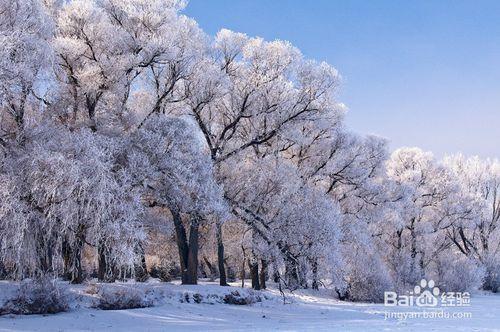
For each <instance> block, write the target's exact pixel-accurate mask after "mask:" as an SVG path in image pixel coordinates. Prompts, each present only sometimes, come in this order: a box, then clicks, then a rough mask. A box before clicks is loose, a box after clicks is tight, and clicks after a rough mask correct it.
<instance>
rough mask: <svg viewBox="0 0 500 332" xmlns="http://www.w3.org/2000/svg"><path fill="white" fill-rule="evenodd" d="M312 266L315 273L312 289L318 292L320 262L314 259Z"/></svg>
mask: <svg viewBox="0 0 500 332" xmlns="http://www.w3.org/2000/svg"><path fill="white" fill-rule="evenodd" d="M311 265H312V273H313V280H312V289H314V290H318V289H319V283H318V261H317V260H316V259H314V260H313V261H312V263H311Z"/></svg>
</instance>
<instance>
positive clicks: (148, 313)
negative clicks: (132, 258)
mask: <svg viewBox="0 0 500 332" xmlns="http://www.w3.org/2000/svg"><path fill="white" fill-rule="evenodd" d="M109 287H118V288H119V287H142V288H144V289H147V290H148V294H149V296H150V297H151V299H152V300H153V301H154V303H155V306H154V307H150V308H144V309H132V310H110V311H104V310H98V309H92V308H90V307H91V306H92V304H93V303H94V302H95V297H94V295H92V294H88V293H87V292H86V289H87V288H88V286H85V285H82V286H71V287H69V290H70V292H71V294H72V301H71V310H70V311H69V312H65V313H60V314H56V315H48V316H40V315H34V316H14V315H10V316H2V317H0V331H230V330H231V331H233V330H239V331H267V330H282V331H307V330H310V331H329V330H341V331H371V330H377V331H393V330H396V331H500V295H493V294H476V295H475V296H473V297H472V299H471V306H470V307H463V308H436V309H433V311H436V312H441V311H443V313H444V315H447V314H449V315H450V317H451V316H453V315H464V314H466V315H469V314H471V315H472V317H468V318H456V317H455V318H453V317H452V318H424V317H420V318H407V319H397V318H389V319H387V317H386V312H388V311H394V310H389V309H390V308H387V307H384V306H383V305H382V304H360V303H348V302H342V301H338V300H335V299H333V298H332V296H330V295H329V294H327V293H326V292H320V293H318V292H313V291H301V292H295V293H294V294H287V304H283V298H282V297H281V295H280V293H279V292H278V291H277V290H275V289H271V290H267V291H264V292H261V293H259V292H257V293H256V294H257V295H260V296H261V297H262V298H263V301H262V302H258V303H255V304H252V305H229V304H223V303H218V300H217V297H216V296H217V295H218V296H222V297H223V295H224V294H227V293H230V292H231V291H234V290H238V291H239V292H240V293H241V292H242V290H241V288H239V287H219V286H217V285H214V284H210V283H205V284H203V285H199V286H181V285H176V284H171V283H155V282H152V283H147V284H141V285H139V286H134V285H133V284H113V285H110V286H109ZM12 291H13V285H12V284H8V283H5V282H3V283H2V282H0V300H2V298H7V297H8V296H9V294H10V293H11V292H12ZM196 293H198V294H200V295H202V297H203V299H204V300H203V301H202V302H205V303H199V304H198V303H193V300H192V295H193V294H196ZM243 293H245V294H246V293H251V291H249V290H243ZM186 294H188V295H187V297H188V299H190V301H189V303H187V302H186V300H185V299H186ZM209 295H213V296H214V297H213V298H210V296H209ZM181 301H182V302H181ZM395 311H398V312H406V313H409V312H417V311H418V312H423V311H427V312H429V311H430V310H429V309H427V310H422V309H420V308H408V309H406V310H402V309H401V308H397V310H395Z"/></svg>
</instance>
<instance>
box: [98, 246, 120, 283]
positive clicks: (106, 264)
mask: <svg viewBox="0 0 500 332" xmlns="http://www.w3.org/2000/svg"><path fill="white" fill-rule="evenodd" d="M97 266H98V268H97V279H99V281H103V282H114V281H115V280H116V276H117V271H116V267H115V266H114V262H113V261H112V259H111V252H110V249H109V248H107V247H106V245H105V244H104V243H103V242H102V241H101V242H100V243H99V246H98V247H97Z"/></svg>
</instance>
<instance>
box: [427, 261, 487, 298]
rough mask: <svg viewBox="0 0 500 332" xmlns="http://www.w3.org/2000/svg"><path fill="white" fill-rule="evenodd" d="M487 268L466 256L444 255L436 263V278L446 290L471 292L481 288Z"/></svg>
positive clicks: (439, 284)
mask: <svg viewBox="0 0 500 332" xmlns="http://www.w3.org/2000/svg"><path fill="white" fill-rule="evenodd" d="M484 276H485V269H484V267H482V266H480V265H479V264H477V263H476V262H475V261H474V260H472V259H468V258H466V257H454V256H453V254H449V255H442V256H441V257H440V258H439V259H438V262H437V263H436V277H435V280H436V282H437V285H438V286H439V288H440V289H441V290H443V291H446V292H465V291H467V292H471V291H474V290H477V289H479V288H480V287H481V286H482V284H483V280H484Z"/></svg>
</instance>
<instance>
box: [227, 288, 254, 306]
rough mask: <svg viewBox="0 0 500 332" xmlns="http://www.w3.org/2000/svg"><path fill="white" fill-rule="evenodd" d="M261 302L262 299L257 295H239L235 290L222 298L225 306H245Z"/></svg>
mask: <svg viewBox="0 0 500 332" xmlns="http://www.w3.org/2000/svg"><path fill="white" fill-rule="evenodd" d="M261 301H262V299H261V298H260V296H258V295H255V294H252V293H249V294H241V293H240V292H238V291H237V290H235V291H232V292H231V293H229V294H226V295H225V296H224V303H226V304H236V305H247V304H253V303H256V302H261Z"/></svg>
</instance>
